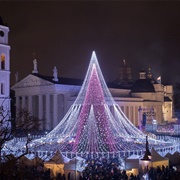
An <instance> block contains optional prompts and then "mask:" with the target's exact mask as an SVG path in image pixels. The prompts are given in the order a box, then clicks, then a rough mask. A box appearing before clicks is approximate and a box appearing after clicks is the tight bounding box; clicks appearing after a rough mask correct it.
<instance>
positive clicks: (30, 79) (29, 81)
mask: <svg viewBox="0 0 180 180" xmlns="http://www.w3.org/2000/svg"><path fill="white" fill-rule="evenodd" d="M53 84H54V83H52V82H49V81H47V80H44V79H42V78H40V77H37V76H35V75H33V74H30V75H28V76H26V77H25V78H24V79H22V80H21V81H19V82H18V83H16V84H15V85H14V86H12V87H11V89H13V90H14V89H16V88H24V87H35V86H47V85H53Z"/></svg>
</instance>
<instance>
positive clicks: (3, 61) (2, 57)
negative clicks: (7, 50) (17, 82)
mask: <svg viewBox="0 0 180 180" xmlns="http://www.w3.org/2000/svg"><path fill="white" fill-rule="evenodd" d="M1 69H5V55H4V54H1Z"/></svg>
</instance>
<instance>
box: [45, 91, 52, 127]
mask: <svg viewBox="0 0 180 180" xmlns="http://www.w3.org/2000/svg"><path fill="white" fill-rule="evenodd" d="M50 122H51V120H50V94H46V120H45V127H46V128H45V129H46V130H51V123H50Z"/></svg>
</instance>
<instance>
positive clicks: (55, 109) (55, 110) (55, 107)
mask: <svg viewBox="0 0 180 180" xmlns="http://www.w3.org/2000/svg"><path fill="white" fill-rule="evenodd" d="M57 124H58V94H54V95H53V128H55V127H56V125H57Z"/></svg>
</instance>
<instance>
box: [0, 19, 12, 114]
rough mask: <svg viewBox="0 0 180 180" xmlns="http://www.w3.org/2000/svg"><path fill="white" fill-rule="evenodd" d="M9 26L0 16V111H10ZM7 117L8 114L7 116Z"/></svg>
mask: <svg viewBox="0 0 180 180" xmlns="http://www.w3.org/2000/svg"><path fill="white" fill-rule="evenodd" d="M8 33H9V28H8V27H7V26H6V25H5V24H4V22H3V20H2V19H1V17H0V113H1V112H3V113H5V114H4V115H7V113H8V114H9V113H10V46H9V44H8ZM8 117H9V116H8Z"/></svg>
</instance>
